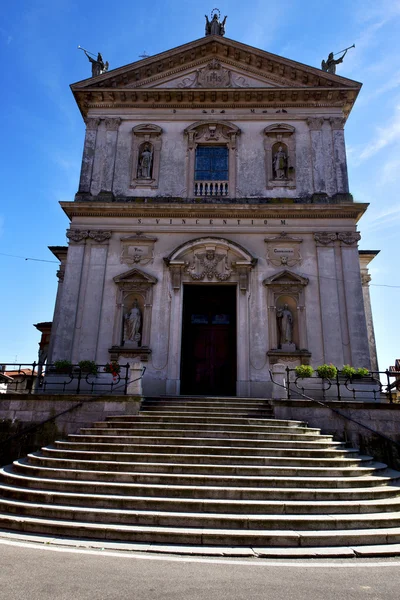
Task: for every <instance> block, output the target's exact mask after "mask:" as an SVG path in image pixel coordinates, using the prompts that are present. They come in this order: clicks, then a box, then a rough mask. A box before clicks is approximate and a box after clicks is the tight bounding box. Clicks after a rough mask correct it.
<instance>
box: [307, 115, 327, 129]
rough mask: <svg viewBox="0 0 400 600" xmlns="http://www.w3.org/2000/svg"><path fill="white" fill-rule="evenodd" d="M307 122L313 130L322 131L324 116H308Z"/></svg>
mask: <svg viewBox="0 0 400 600" xmlns="http://www.w3.org/2000/svg"><path fill="white" fill-rule="evenodd" d="M307 124H308V127H309V129H310V130H311V131H321V129H322V125H323V124H324V119H323V117H308V119H307Z"/></svg>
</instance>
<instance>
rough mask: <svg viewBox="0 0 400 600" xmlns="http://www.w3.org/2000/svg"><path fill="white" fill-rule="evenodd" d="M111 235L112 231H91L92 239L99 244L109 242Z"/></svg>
mask: <svg viewBox="0 0 400 600" xmlns="http://www.w3.org/2000/svg"><path fill="white" fill-rule="evenodd" d="M111 235H112V234H111V231H89V237H90V239H92V240H94V241H95V242H99V243H100V244H101V243H102V242H106V241H107V240H109V239H110V238H111Z"/></svg>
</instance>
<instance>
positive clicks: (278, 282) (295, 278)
mask: <svg viewBox="0 0 400 600" xmlns="http://www.w3.org/2000/svg"><path fill="white" fill-rule="evenodd" d="M308 282H309V279H308V278H307V277H302V276H301V275H297V274H296V273H292V272H291V271H288V270H287V269H285V270H284V271H280V272H279V273H275V275H272V276H271V277H267V279H264V281H263V285H265V286H266V287H268V288H270V289H272V290H274V291H275V292H276V293H279V294H282V293H286V292H290V291H292V292H294V293H298V292H300V291H301V290H302V289H303V288H304V287H305V286H306V285H308Z"/></svg>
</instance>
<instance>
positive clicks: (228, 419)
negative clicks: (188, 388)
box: [107, 412, 320, 434]
mask: <svg viewBox="0 0 400 600" xmlns="http://www.w3.org/2000/svg"><path fill="white" fill-rule="evenodd" d="M116 420H117V421H123V422H124V423H149V424H153V423H187V424H189V425H195V424H201V425H203V424H207V423H209V424H214V423H215V424H222V425H226V426H229V425H263V426H264V427H265V428H267V429H268V428H269V429H270V430H271V431H283V432H284V431H287V432H288V433H289V432H292V433H295V432H297V433H303V432H304V433H305V434H307V433H320V429H318V428H317V427H308V426H307V424H306V423H303V422H300V421H292V424H290V423H291V422H290V421H275V420H274V419H259V418H257V417H232V416H231V415H230V414H229V415H226V416H224V417H223V416H218V417H217V416H212V417H210V415H209V413H204V414H201V413H200V414H199V413H197V415H196V416H194V415H193V416H192V415H189V414H187V415H185V414H184V413H173V412H170V413H160V412H157V413H155V412H154V413H139V414H138V415H130V416H129V417H127V418H126V419H121V417H107V422H113V421H116Z"/></svg>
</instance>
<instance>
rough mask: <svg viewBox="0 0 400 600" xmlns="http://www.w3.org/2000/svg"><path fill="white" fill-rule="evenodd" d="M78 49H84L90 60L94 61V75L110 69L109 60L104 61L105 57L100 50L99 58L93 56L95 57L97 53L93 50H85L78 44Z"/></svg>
mask: <svg viewBox="0 0 400 600" xmlns="http://www.w3.org/2000/svg"><path fill="white" fill-rule="evenodd" d="M78 50H83V51H84V53H85V54H86V56H87V57H88V59H89V61H90V62H91V63H92V77H97V75H102V74H103V73H106V72H107V71H108V67H109V64H108V61H107V60H106V62H104V61H103V57H102V55H101V54H100V52H98V54H97V58H92V56H93V57H95V54H93V53H92V52H89V51H88V50H85V48H82V47H81V46H78Z"/></svg>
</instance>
